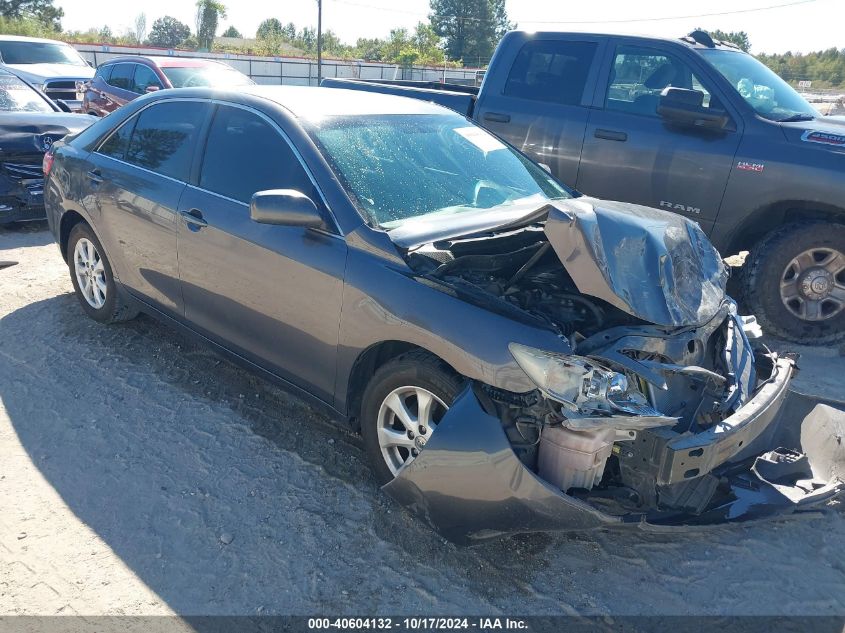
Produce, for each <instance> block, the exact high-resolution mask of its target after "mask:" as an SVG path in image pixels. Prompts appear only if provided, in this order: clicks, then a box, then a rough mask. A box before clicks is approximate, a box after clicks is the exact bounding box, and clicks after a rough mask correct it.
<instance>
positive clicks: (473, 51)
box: [429, 0, 513, 64]
mask: <svg viewBox="0 0 845 633" xmlns="http://www.w3.org/2000/svg"><path fill="white" fill-rule="evenodd" d="M429 18H430V20H431V26H432V27H433V28H434V32H435V33H436V34H437V35H439V36H440V37H442V38H444V39H445V41H446V54H447V55H448V57H449V58H450V59H455V60H458V59H460V60H463V61H464V62H465V63H467V64H486V63H487V62H488V61H489V60H490V57H491V56H492V55H493V50H494V49H495V48H496V44H498V42H499V40H500V39H501V38H502V36H503V35H504V34H505V33H506V32H507V31H508V30H510V29H511V28H513V25H512V24H511V23H510V22H509V21H508V15H507V11H506V10H505V0H431V14H430V15H429Z"/></svg>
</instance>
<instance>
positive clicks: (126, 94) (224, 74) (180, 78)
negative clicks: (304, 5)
mask: <svg viewBox="0 0 845 633" xmlns="http://www.w3.org/2000/svg"><path fill="white" fill-rule="evenodd" d="M254 83H255V82H254V81H252V79H250V78H249V77H247V76H246V75H244V74H243V73H242V72H239V71H237V70H235V69H234V68H232V67H231V66H229V65H228V64H224V63H223V62H216V61H213V60H209V59H194V58H190V57H152V56H143V57H141V56H133V57H116V58H114V59H110V60H109V61H107V62H105V63H103V64H101V65H100V66H99V67H98V68H97V72H96V73H95V74H94V78H93V79H91V81H89V82H88V83H86V84H85V94H84V96H83V99H82V111H83V112H87V113H88V114H95V115H97V116H105V115H107V114H108V113H109V112H113V111H114V110H116V109H117V108H119V107H120V106H123V105H126V104H127V103H129V102H130V101H132V100H133V99H135V98H137V97H138V96H140V95H142V94H146V93H148V92H155V91H157V90H164V89H165V88H197V87H202V86H209V87H212V88H231V87H233V86H250V85H252V84H254Z"/></svg>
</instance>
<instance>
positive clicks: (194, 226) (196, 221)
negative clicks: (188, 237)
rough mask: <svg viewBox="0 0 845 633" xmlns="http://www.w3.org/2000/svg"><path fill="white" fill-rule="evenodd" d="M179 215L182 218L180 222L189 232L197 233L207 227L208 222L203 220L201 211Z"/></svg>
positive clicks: (182, 212)
mask: <svg viewBox="0 0 845 633" xmlns="http://www.w3.org/2000/svg"><path fill="white" fill-rule="evenodd" d="M179 215H180V216H182V221H183V222H184V223H185V226H187V227H188V228H189V229H190V230H191V231H199V230H200V229H202V228H204V227H206V226H208V222H206V221H205V219H203V217H202V211H200V210H199V209H191V210H190V211H180V212H179Z"/></svg>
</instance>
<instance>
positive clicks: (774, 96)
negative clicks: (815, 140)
mask: <svg viewBox="0 0 845 633" xmlns="http://www.w3.org/2000/svg"><path fill="white" fill-rule="evenodd" d="M701 54H702V55H703V56H704V58H705V59H706V60H707V61H709V62H710V64H712V65H713V67H714V68H716V70H718V71H719V72H720V73H721V74H722V75H723V76H724V77H725V78H726V79H727V80H728V81H729V82H731V85H733V86H734V88H736V90H737V92H739V94H740V95H741V96H742V98H743V99H745V100H746V101H747V102H748V103H749V104H751V107H752V108H754V110H755V111H756V112H757V114H759V115H760V116H762V117H765V118H767V119H770V120H772V121H784V120H795V119H802V118H807V119H809V118H814V117H817V116H820V115H819V113H818V112H816V110H815V109H813V106H811V105H810V104H809V103H807V101H805V100H804V98H803V97H802V96H801V95H799V94H798V93H797V92H795V90H794V89H793V88H792V86H790V85H789V84H788V83H786V82H785V81H784V80H783V79H781V78H780V77H778V75H776V74H775V73H774V72H773V71H772V70H770V69H769V68H768V67H767V66H765V65H764V64H763V63H761V62H760V61H758V60H757V59H755V58H754V57H752V56H751V55H747V54H745V53H740V52H737V51H726V50H704V51H701Z"/></svg>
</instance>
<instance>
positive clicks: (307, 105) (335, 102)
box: [218, 84, 455, 119]
mask: <svg viewBox="0 0 845 633" xmlns="http://www.w3.org/2000/svg"><path fill="white" fill-rule="evenodd" d="M238 92H240V93H246V94H251V95H254V96H256V97H260V98H262V99H266V100H268V101H272V102H274V103H277V104H279V105H280V106H282V107H283V108H285V109H287V110H288V111H290V113H291V114H293V116H295V117H297V118H300V119H318V118H321V117H324V116H343V115H348V116H353V115H361V114H455V112H454V111H452V110H449V109H447V108H444V107H442V106H439V105H435V104H433V103H430V102H428V101H421V100H419V99H410V98H408V97H399V96H396V95H388V94H380V93H375V92H364V91H361V90H345V89H343V88H317V87H310V86H267V85H258V84H256V85H254V86H243V87H241V88H239V89H238ZM218 94H219V93H218Z"/></svg>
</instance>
